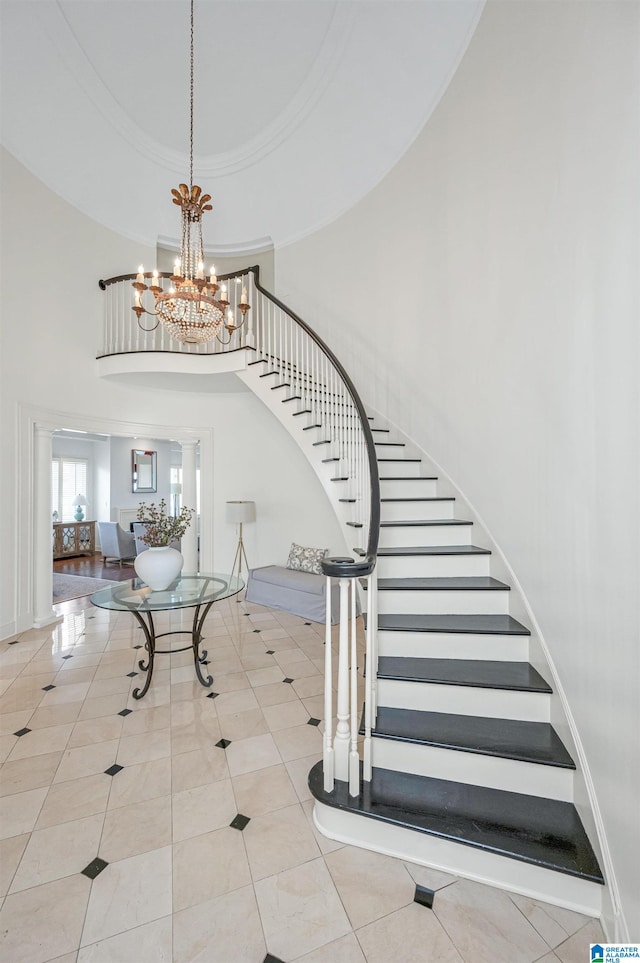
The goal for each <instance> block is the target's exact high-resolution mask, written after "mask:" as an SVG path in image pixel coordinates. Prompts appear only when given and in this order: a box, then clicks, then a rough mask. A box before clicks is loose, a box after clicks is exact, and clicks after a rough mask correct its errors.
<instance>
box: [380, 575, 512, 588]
mask: <svg viewBox="0 0 640 963" xmlns="http://www.w3.org/2000/svg"><path fill="white" fill-rule="evenodd" d="M362 587H363V589H364V590H365V592H366V590H367V580H366V579H363V583H362ZM469 590H471V591H482V592H492V591H500V592H510V591H511V587H510V586H509V585H507V584H506V583H505V582H500V581H499V580H498V579H497V578H493V577H492V576H491V575H452V576H451V577H450V578H428V577H427V578H379V579H378V591H380V592H398V591H399V592H405V591H407V592H424V591H434V592H442V591H447V592H460V591H469Z"/></svg>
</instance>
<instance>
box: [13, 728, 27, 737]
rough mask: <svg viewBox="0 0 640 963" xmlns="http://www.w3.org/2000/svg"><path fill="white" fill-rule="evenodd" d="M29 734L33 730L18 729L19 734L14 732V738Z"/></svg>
mask: <svg viewBox="0 0 640 963" xmlns="http://www.w3.org/2000/svg"><path fill="white" fill-rule="evenodd" d="M28 732H31V729H26V728H25V729H18V731H17V732H14V736H26V734H27V733H28Z"/></svg>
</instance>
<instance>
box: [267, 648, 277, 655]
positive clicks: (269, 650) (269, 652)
mask: <svg viewBox="0 0 640 963" xmlns="http://www.w3.org/2000/svg"><path fill="white" fill-rule="evenodd" d="M267 655H275V649H267Z"/></svg>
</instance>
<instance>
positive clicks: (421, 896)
mask: <svg viewBox="0 0 640 963" xmlns="http://www.w3.org/2000/svg"><path fill="white" fill-rule="evenodd" d="M435 895H436V894H435V892H434V890H432V889H427V887H426V886H416V892H415V895H414V897H413V902H414V903H420V906H426V907H427V909H433V897H434V896H435Z"/></svg>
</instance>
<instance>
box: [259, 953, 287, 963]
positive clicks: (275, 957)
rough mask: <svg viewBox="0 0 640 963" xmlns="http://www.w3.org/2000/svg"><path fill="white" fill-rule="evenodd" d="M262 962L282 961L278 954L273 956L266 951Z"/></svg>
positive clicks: (282, 962)
mask: <svg viewBox="0 0 640 963" xmlns="http://www.w3.org/2000/svg"><path fill="white" fill-rule="evenodd" d="M262 963H284V960H281V959H280V957H279V956H274V955H273V954H272V953H267V955H266V956H265V958H264V960H263V961H262Z"/></svg>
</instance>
